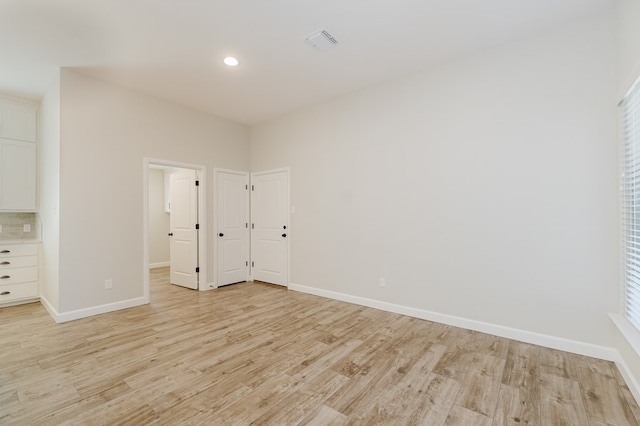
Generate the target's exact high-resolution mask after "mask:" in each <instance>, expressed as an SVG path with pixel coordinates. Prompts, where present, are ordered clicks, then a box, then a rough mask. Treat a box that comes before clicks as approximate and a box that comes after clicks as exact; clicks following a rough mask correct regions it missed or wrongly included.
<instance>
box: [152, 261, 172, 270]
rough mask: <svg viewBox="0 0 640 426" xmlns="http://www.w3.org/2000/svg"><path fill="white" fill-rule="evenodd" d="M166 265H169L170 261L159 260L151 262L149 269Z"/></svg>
mask: <svg viewBox="0 0 640 426" xmlns="http://www.w3.org/2000/svg"><path fill="white" fill-rule="evenodd" d="M165 266H169V262H157V263H150V264H149V269H153V268H164V267H165Z"/></svg>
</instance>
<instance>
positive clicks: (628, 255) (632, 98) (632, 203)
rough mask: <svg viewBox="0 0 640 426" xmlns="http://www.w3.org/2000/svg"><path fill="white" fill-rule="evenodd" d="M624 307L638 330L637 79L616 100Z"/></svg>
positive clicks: (639, 119) (639, 148) (639, 144)
mask: <svg viewBox="0 0 640 426" xmlns="http://www.w3.org/2000/svg"><path fill="white" fill-rule="evenodd" d="M620 118H621V130H622V138H623V143H622V147H623V148H622V188H621V192H622V251H623V276H624V310H625V316H626V317H627V319H628V320H629V321H630V322H631V323H632V324H633V325H634V326H635V327H636V328H637V329H638V330H640V80H638V81H636V83H635V84H634V85H633V86H632V88H631V90H630V91H629V92H628V93H627V95H626V96H625V97H624V99H623V100H622V102H620Z"/></svg>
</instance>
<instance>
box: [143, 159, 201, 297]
mask: <svg viewBox="0 0 640 426" xmlns="http://www.w3.org/2000/svg"><path fill="white" fill-rule="evenodd" d="M151 165H154V166H165V167H176V168H180V169H192V170H196V171H197V172H198V174H199V181H200V183H199V186H200V191H199V193H198V197H199V202H198V222H199V223H200V233H199V238H198V264H199V265H198V266H199V268H200V275H199V280H198V282H199V286H198V287H199V289H200V291H202V290H209V286H208V284H207V283H208V281H207V240H208V235H207V166H203V165H201V164H190V163H181V162H178V161H170V160H161V159H157V158H147V157H145V158H143V159H142V268H143V270H142V288H143V298H144V300H145V303H149V301H150V296H149V166H151Z"/></svg>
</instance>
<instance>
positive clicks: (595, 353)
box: [289, 283, 619, 361]
mask: <svg viewBox="0 0 640 426" xmlns="http://www.w3.org/2000/svg"><path fill="white" fill-rule="evenodd" d="M289 290H294V291H299V292H302V293H308V294H313V295H316V296H321V297H327V298H329V299H335V300H340V301H343V302H349V303H354V304H356V305H362V306H368V307H370V308H375V309H380V310H382V311H387V312H393V313H396V314H401V315H407V316H410V317H415V318H420V319H424V320H428V321H434V322H439V323H442V324H447V325H452V326H455V327H462V328H466V329H468V330H475V331H480V332H482V333H487V334H492V335H494V336H500V337H505V338H507V339H513V340H518V341H521V342H525V343H531V344H534V345H539V346H545V347H548V348H552V349H558V350H561V351H566V352H573V353H576V354H579V355H586V356H590V357H594V358H600V359H604V360H607V361H617V360H618V359H619V354H618V352H617V351H616V350H615V349H613V348H609V347H606V346H600V345H594V344H591V343H584V342H578V341H575V340H569V339H564V338H561V337H555V336H549V335H546V334H541V333H535V332H531V331H526V330H520V329H516V328H511V327H505V326H502V325H497V324H491V323H487V322H482V321H476V320H472V319H469V318H462V317H457V316H454V315H448V314H441V313H438V312H431V311H427V310H424V309H418V308H411V307H408V306H403V305H396V304H394V303H388V302H382V301H379V300H373V299H367V298H365V297H360V296H352V295H350V294H344V293H338V292H335V291H329V290H322V289H319V288H314V287H308V286H304V285H300V284H293V283H291V284H290V285H289Z"/></svg>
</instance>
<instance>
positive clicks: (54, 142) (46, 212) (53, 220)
mask: <svg viewBox="0 0 640 426" xmlns="http://www.w3.org/2000/svg"><path fill="white" fill-rule="evenodd" d="M39 122H40V130H39V140H38V148H37V149H38V150H37V161H38V205H39V206H38V216H39V217H40V222H41V225H42V234H41V235H40V237H41V239H42V251H41V256H40V273H41V276H40V294H41V297H42V298H43V299H45V300H46V302H47V303H49V305H50V306H51V307H52V308H53V309H55V310H58V309H59V298H58V294H59V260H60V258H59V248H60V216H59V206H60V79H59V78H58V77H56V79H55V80H54V81H53V82H52V83H51V86H50V87H49V90H48V91H47V93H46V94H45V96H44V97H43V99H42V103H41V105H40V117H39Z"/></svg>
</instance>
